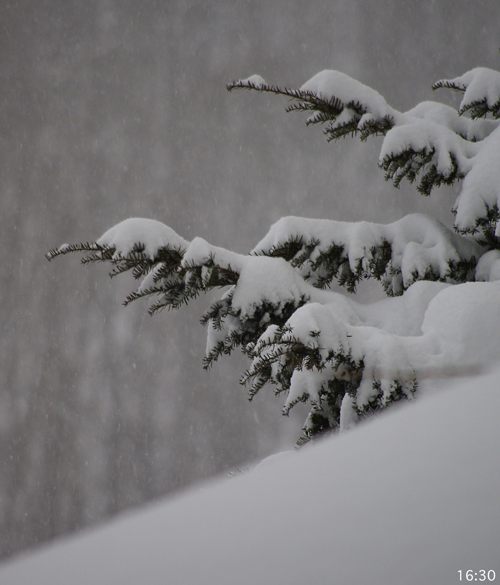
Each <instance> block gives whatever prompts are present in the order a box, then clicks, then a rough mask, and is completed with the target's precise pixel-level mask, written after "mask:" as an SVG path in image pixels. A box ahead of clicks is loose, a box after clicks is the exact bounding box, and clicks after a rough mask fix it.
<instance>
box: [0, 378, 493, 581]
mask: <svg viewBox="0 0 500 585" xmlns="http://www.w3.org/2000/svg"><path fill="white" fill-rule="evenodd" d="M449 386H451V388H448V390H447V391H445V392H441V393H439V394H438V395H434V396H432V397H426V398H424V399H422V400H421V401H420V402H417V403H415V404H414V405H412V406H410V407H406V408H404V409H399V410H397V411H395V412H392V413H387V414H385V415H381V416H379V417H377V418H375V419H374V420H373V421H372V422H369V423H365V424H364V425H360V426H358V427H356V428H355V429H353V430H351V431H349V432H347V433H344V434H342V435H341V436H340V437H338V438H333V439H328V440H326V441H324V442H319V443H317V444H313V445H307V446H306V447H305V448H303V449H302V450H301V451H299V452H298V453H290V454H288V455H287V456H286V457H285V456H282V457H275V458H273V459H270V460H268V461H266V462H265V464H263V465H260V466H258V467H257V468H256V469H255V470H254V471H252V472H250V473H247V474H244V475H240V476H237V477H235V478H233V479H225V480H220V481H218V482H215V483H214V484H213V485H209V486H205V488H204V489H202V490H200V489H194V490H192V491H191V493H188V494H186V495H183V496H180V497H177V498H174V499H170V500H167V501H165V502H162V503H160V504H156V505H152V506H149V507H145V508H143V509H142V510H139V511H136V512H133V513H128V514H126V515H123V516H121V517H120V518H118V519H116V520H114V521H113V522H110V523H108V524H107V525H105V526H102V527H100V528H98V529H95V530H91V531H87V532H85V533H84V534H82V535H79V536H76V537H74V538H69V539H67V540H63V541H59V542H57V543H55V544H53V545H52V546H49V547H46V548H45V549H42V550H40V551H37V552H35V553H32V554H27V555H24V556H23V557H19V558H17V559H15V560H14V561H12V562H9V563H6V564H4V565H2V566H1V567H0V582H1V583H2V585H25V584H27V583H36V584H37V585H68V583H71V585H88V584H90V583H92V585H114V584H116V585H137V583H147V584H148V585H156V584H158V585H164V584H165V583H168V584H169V585H200V584H201V583H203V584H204V585H234V584H235V583H238V585H255V584H256V583H263V584H267V583H287V584H289V585H295V584H296V585H299V584H302V583H310V582H317V583H335V584H336V585H351V584H353V583H356V584H357V585H364V584H370V585H416V584H423V583H429V584H430V583H439V584H445V583H458V582H459V576H458V571H459V570H462V571H464V572H465V571H466V570H467V569H473V570H475V571H479V570H480V569H484V570H486V571H489V570H494V571H496V576H497V579H498V578H499V575H500V561H499V558H500V557H499V555H498V551H499V549H498V546H499V545H498V543H499V542H500V506H499V505H498V496H499V485H500V465H499V463H498V444H499V442H500V426H499V425H498V412H499V411H500V392H499V390H498V389H499V386H500V372H499V371H496V372H494V373H492V374H490V375H484V376H482V377H478V378H471V379H467V380H464V381H457V380H454V381H452V382H451V383H450V384H449Z"/></svg>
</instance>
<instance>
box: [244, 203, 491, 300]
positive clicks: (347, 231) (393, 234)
mask: <svg viewBox="0 0 500 585" xmlns="http://www.w3.org/2000/svg"><path fill="white" fill-rule="evenodd" d="M253 252H254V253H256V254H266V255H268V256H281V257H283V258H285V259H287V260H288V261H289V262H290V263H291V264H292V265H293V266H295V267H296V268H297V269H298V270H299V271H300V273H301V274H302V276H303V277H304V278H305V279H307V280H308V282H310V283H311V284H313V285H314V286H316V287H319V288H322V287H324V286H327V285H329V284H330V283H331V282H332V280H333V279H334V278H337V279H338V281H339V283H340V284H342V285H345V286H346V287H347V288H348V290H350V291H354V290H355V288H356V285H357V284H358V282H359V281H360V280H362V279H365V278H372V277H373V278H376V279H378V280H380V281H381V282H382V284H383V286H384V289H385V290H386V292H387V293H388V294H389V295H399V294H402V292H403V291H404V290H405V289H407V288H408V287H409V286H411V284H413V283H414V282H415V281H417V280H439V281H442V282H452V283H456V282H464V281H466V280H473V279H474V270H473V269H474V266H475V263H476V262H477V260H478V258H479V257H480V256H481V255H482V253H483V250H482V248H481V247H480V246H479V245H478V244H477V243H476V242H474V241H472V240H470V239H469V238H465V237H463V236H459V235H458V234H455V233H453V232H452V231H450V230H449V229H448V228H446V227H445V226H444V225H443V224H442V223H441V222H439V221H437V220H435V219H431V218H430V217H428V216H426V215H422V214H412V215H408V216H406V217H404V218H402V219H400V220H398V221H396V222H394V223H392V224H389V225H383V224H375V223H369V222H357V223H348V222H338V221H333V220H326V219H325V220H319V219H305V218H299V217H284V218H282V219H280V220H279V221H278V222H277V223H276V224H274V225H273V226H272V227H271V229H270V231H269V233H268V234H267V235H266V236H265V237H264V239H263V240H262V241H261V242H260V243H259V244H258V245H257V246H256V248H254V250H253Z"/></svg>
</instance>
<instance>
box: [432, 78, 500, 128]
mask: <svg viewBox="0 0 500 585" xmlns="http://www.w3.org/2000/svg"><path fill="white" fill-rule="evenodd" d="M432 88H433V89H439V88H448V89H454V90H456V91H461V92H463V93H464V96H463V99H462V102H461V104H460V109H459V111H458V113H459V114H460V115H462V114H464V113H466V112H467V113H469V114H470V116H471V118H483V117H485V116H486V115H487V114H488V113H491V114H492V115H493V117H494V118H500V73H498V71H494V70H493V69H487V68H486V67H478V68H476V69H472V70H471V71H468V72H467V73H464V75H461V76H460V77H455V78H454V79H441V80H440V81H437V82H436V83H435V84H434V85H433V86H432Z"/></svg>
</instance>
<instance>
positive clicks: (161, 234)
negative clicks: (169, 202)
mask: <svg viewBox="0 0 500 585" xmlns="http://www.w3.org/2000/svg"><path fill="white" fill-rule="evenodd" d="M137 243H140V244H142V245H144V253H145V254H146V256H149V257H150V258H154V257H155V256H156V254H157V253H158V249H159V248H162V247H165V246H169V247H171V248H184V249H185V248H187V246H188V245H189V242H188V241H187V240H185V239H184V238H182V237H181V236H179V235H178V234H177V233H176V232H174V230H173V229H172V228H170V227H168V226H167V225H165V224H164V223H162V222H161V221H157V220H155V219H144V218H141V217H133V218H130V219H126V220H124V221H122V222H120V223H119V224H117V225H115V226H113V227H112V228H110V229H109V230H108V231H107V232H106V233H104V234H103V235H102V236H101V237H100V238H99V239H98V240H97V244H99V245H100V246H107V247H110V248H116V254H118V255H121V256H126V255H127V254H129V253H130V252H131V251H132V250H133V249H134V247H135V244H137Z"/></svg>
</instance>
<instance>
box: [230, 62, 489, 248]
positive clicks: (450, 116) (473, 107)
mask: <svg viewBox="0 0 500 585" xmlns="http://www.w3.org/2000/svg"><path fill="white" fill-rule="evenodd" d="M227 87H228V89H229V90H232V89H237V88H240V89H253V90H256V91H261V92H263V91H265V92H271V93H275V94H278V95H285V96H287V97H289V98H291V100H292V104H291V105H290V106H288V108H287V111H294V112H295V111H305V112H307V113H309V114H310V115H309V117H308V119H307V123H308V124H316V123H321V124H326V126H325V129H324V133H325V134H326V136H327V139H328V140H333V139H338V138H340V137H343V136H346V135H348V134H351V135H355V134H356V135H358V136H359V137H360V138H361V139H362V140H364V139H366V138H367V137H368V136H369V135H371V134H381V135H383V136H384V140H383V143H382V148H381V152H380V157H379V166H380V167H381V168H382V169H383V170H384V171H385V178H386V179H387V180H390V181H392V183H393V185H394V186H395V187H399V185H400V184H401V181H402V180H403V179H406V180H408V181H409V182H410V183H416V185H417V190H418V191H419V192H420V193H422V194H423V195H430V193H431V191H432V189H433V188H434V187H439V186H440V185H443V184H444V185H452V184H454V183H455V182H457V181H461V180H464V186H463V189H462V193H461V195H460V196H459V197H458V199H457V200H456V202H455V205H454V207H453V212H454V213H455V215H456V221H455V226H456V228H457V229H458V230H459V231H460V232H462V233H468V234H476V233H478V234H479V235H478V236H477V237H478V239H479V240H480V241H481V242H482V243H485V244H487V245H488V246H491V247H494V248H498V247H500V243H499V239H498V238H499V234H500V227H498V222H499V220H500V218H499V214H498V209H499V208H500V187H499V185H500V165H498V164H497V162H495V161H498V160H500V129H499V124H500V121H499V120H483V119H477V118H481V117H485V116H486V115H487V114H488V113H490V114H492V115H493V116H494V117H495V118H498V117H499V116H500V74H499V73H497V72H496V71H492V70H490V69H484V68H480V69H474V70H472V71H469V72H468V73H466V74H465V75H463V76H461V77H457V78H456V79H452V80H442V81H439V82H437V83H436V84H435V85H434V89H436V88H438V87H449V88H453V89H457V90H459V91H463V92H464V99H463V101H462V104H461V106H460V110H459V111H458V112H456V111H455V110H453V109H452V108H450V107H448V106H445V105H443V104H437V103H435V102H430V101H428V102H422V103H421V104H419V105H417V106H416V107H415V108H413V109H412V110H410V111H408V112H405V113H401V112H398V111H397V110H395V109H394V108H392V107H391V106H389V105H388V104H387V102H386V101H385V100H384V98H383V97H382V96H381V95H380V94H379V93H378V92H376V91H375V90H373V89H371V88H369V87H367V86H365V85H363V84H362V83H360V82H358V81H356V80H354V79H352V78H350V77H349V76H347V75H345V74H343V73H340V72H338V71H322V72H320V73H318V74H317V75H315V76H314V77H312V78H311V79H310V80H309V81H307V82H306V83H305V84H304V85H302V86H301V87H300V89H281V88H279V87H278V86H273V85H268V84H267V83H266V82H265V81H264V80H263V79H262V78H261V77H259V76H252V77H250V78H248V79H246V80H242V81H235V82H232V83H231V84H229V85H228V86H227ZM465 112H468V113H470V115H471V118H465V117H464V116H462V114H463V113H465ZM469 174H471V178H470V179H467V177H468V175H469ZM497 232H498V233H497Z"/></svg>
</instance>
